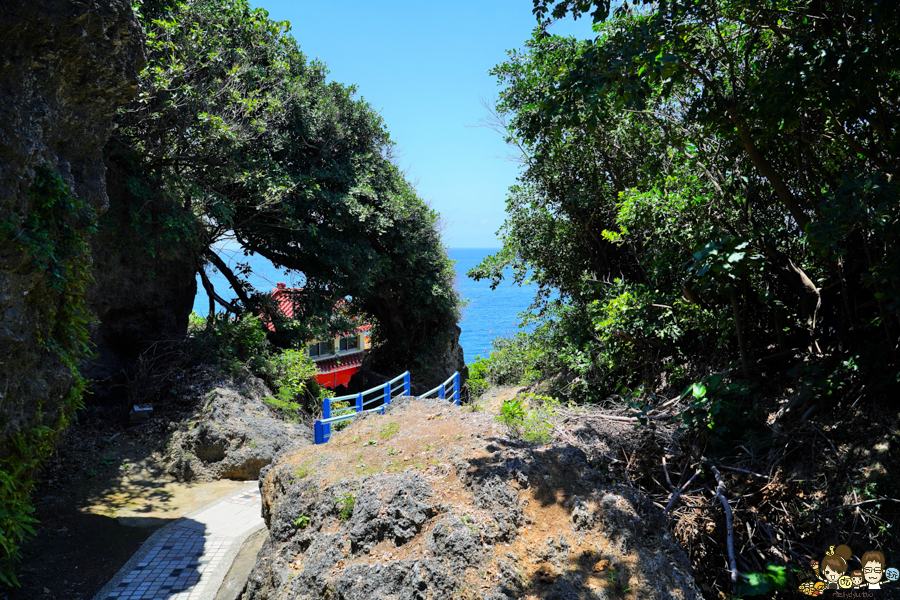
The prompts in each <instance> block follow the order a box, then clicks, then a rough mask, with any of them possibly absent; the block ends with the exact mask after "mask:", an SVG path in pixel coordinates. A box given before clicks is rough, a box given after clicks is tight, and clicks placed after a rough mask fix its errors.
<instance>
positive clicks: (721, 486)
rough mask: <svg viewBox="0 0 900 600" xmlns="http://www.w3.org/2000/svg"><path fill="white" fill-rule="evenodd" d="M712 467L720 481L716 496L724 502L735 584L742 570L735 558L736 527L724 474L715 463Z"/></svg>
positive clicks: (730, 565)
mask: <svg viewBox="0 0 900 600" xmlns="http://www.w3.org/2000/svg"><path fill="white" fill-rule="evenodd" d="M711 467H712V472H713V475H715V476H716V481H718V482H719V485H718V487H716V498H718V500H719V502H721V503H722V508H723V509H725V527H726V529H727V530H728V538H727V544H728V565H729V567H730V568H731V584H732V585H734V584H735V583H737V578H738V575H740V572H739V571H738V569H737V562H736V561H735V559H734V528H733V526H732V514H731V505H730V504H728V500H727V499H726V498H725V493H724V492H725V480H724V479H722V475H720V474H719V469H717V468H716V466H715V465H711Z"/></svg>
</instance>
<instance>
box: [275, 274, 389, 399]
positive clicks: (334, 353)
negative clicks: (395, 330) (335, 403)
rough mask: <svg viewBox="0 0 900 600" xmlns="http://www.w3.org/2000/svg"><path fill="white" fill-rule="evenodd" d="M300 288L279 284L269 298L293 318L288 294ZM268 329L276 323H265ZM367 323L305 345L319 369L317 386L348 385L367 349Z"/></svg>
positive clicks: (291, 304) (368, 329)
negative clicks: (350, 331)
mask: <svg viewBox="0 0 900 600" xmlns="http://www.w3.org/2000/svg"><path fill="white" fill-rule="evenodd" d="M298 292H300V290H297V289H293V288H287V287H285V284H283V283H279V284H277V286H276V288H275V289H274V290H273V291H272V301H273V303H274V304H275V305H276V306H277V307H278V308H279V309H280V310H281V314H283V315H284V316H285V317H288V318H293V316H294V303H293V301H292V298H291V295H292V294H296V293H298ZM266 326H267V327H268V328H269V330H270V331H275V324H274V323H272V322H267V324H266ZM371 329H372V327H371V326H370V325H360V326H359V327H358V328H357V329H356V331H354V332H352V333H348V334H344V335H340V336H335V337H333V338H331V339H327V340H316V341H314V342H313V343H311V344H309V345H308V346H307V347H306V354H307V356H309V357H310V358H311V359H312V360H313V362H314V363H316V368H317V369H318V371H319V374H318V376H317V377H316V379H317V380H318V382H319V385H323V386H325V387H327V388H332V389H334V388H336V387H337V386H339V385H347V384H348V383H349V382H350V377H352V376H353V374H354V373H356V372H357V371H358V370H359V366H360V365H361V364H362V359H363V357H364V356H365V355H366V350H367V349H368V348H369V331H370V330H371Z"/></svg>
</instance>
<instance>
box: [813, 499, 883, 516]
mask: <svg viewBox="0 0 900 600" xmlns="http://www.w3.org/2000/svg"><path fill="white" fill-rule="evenodd" d="M875 502H900V500H898V499H897V498H875V499H873V500H863V501H862V502H856V503H854V504H844V505H842V506H832V507H831V508H828V509H826V510H822V511H819V514H820V515H821V514H824V513H829V512H833V511H836V510H841V509H842V508H855V507H857V506H862V505H863V504H874V503H875Z"/></svg>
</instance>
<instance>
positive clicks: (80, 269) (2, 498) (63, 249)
mask: <svg viewBox="0 0 900 600" xmlns="http://www.w3.org/2000/svg"><path fill="white" fill-rule="evenodd" d="M29 206H30V209H31V210H30V212H28V213H27V214H26V215H25V216H24V217H21V216H19V215H16V214H13V215H12V216H11V217H10V219H9V220H8V221H5V222H3V223H0V245H3V246H11V247H13V248H15V249H16V250H17V251H19V252H21V253H22V254H23V255H25V256H28V257H30V258H31V260H32V262H33V264H34V266H35V270H36V273H37V275H36V276H38V277H41V278H43V280H44V281H46V284H47V288H48V290H47V294H42V295H41V298H39V299H35V300H34V301H35V302H37V303H38V306H37V308H38V310H39V315H40V320H39V322H38V330H37V336H38V340H39V341H40V343H41V346H42V349H43V352H44V353H46V356H47V360H52V361H55V360H58V361H59V362H60V363H61V364H62V367H63V368H64V369H65V370H66V371H67V372H68V374H69V376H70V378H71V382H72V383H71V385H70V386H69V389H68V390H67V391H66V392H65V394H64V397H63V398H61V399H51V398H46V399H42V400H41V401H40V402H39V403H38V405H37V406H36V407H29V411H33V413H34V415H35V418H34V424H33V425H32V426H30V427H29V428H28V429H25V430H19V431H15V430H10V431H8V432H7V436H8V437H7V444H8V447H9V449H10V450H11V451H10V452H9V453H8V454H7V455H6V456H4V457H3V458H2V459H0V550H2V551H0V581H2V582H3V583H5V584H7V585H17V583H18V582H17V580H16V576H15V573H14V571H13V568H14V566H15V564H16V562H17V561H18V560H19V546H20V544H21V543H22V541H23V540H24V539H25V538H26V536H28V535H33V534H34V530H33V529H32V527H31V524H32V523H34V522H35V520H34V518H33V517H32V516H31V514H32V513H33V512H34V508H33V507H32V506H31V500H30V497H31V492H32V491H33V489H34V473H35V470H36V469H38V468H39V467H40V466H41V464H42V463H43V462H44V460H45V459H46V458H47V457H48V456H49V454H50V452H51V450H52V448H53V445H54V443H55V441H56V439H57V438H58V437H59V434H60V433H61V432H62V431H63V430H64V429H65V428H66V427H67V426H68V423H69V419H70V418H71V417H72V415H73V414H74V412H75V410H76V409H78V408H80V407H81V406H82V394H83V393H84V389H85V380H84V378H83V377H81V375H80V373H79V371H78V367H79V364H80V363H81V361H82V360H84V359H85V358H87V357H88V356H89V355H90V346H89V344H90V336H89V331H88V327H89V325H90V324H91V322H92V317H91V314H90V311H89V310H88V308H87V304H86V302H85V299H84V295H85V292H86V290H87V287H88V285H89V284H90V283H91V282H92V281H93V279H92V277H91V259H90V255H89V252H88V244H87V236H88V234H90V233H91V232H93V231H94V221H95V216H94V213H93V210H92V209H91V208H90V207H89V206H87V205H85V204H84V203H83V202H82V200H81V199H80V198H78V197H76V196H74V195H73V194H72V192H71V190H70V189H69V186H68V185H67V184H66V183H65V182H64V181H63V179H62V177H61V176H60V174H59V173H58V172H57V171H55V170H53V169H50V168H49V167H46V166H44V167H41V168H40V169H38V170H37V173H36V176H35V179H34V181H33V183H32V185H31V187H30V189H29ZM51 400H52V402H51ZM45 407H46V410H47V412H46V414H45Z"/></svg>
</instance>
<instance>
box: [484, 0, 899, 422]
mask: <svg viewBox="0 0 900 600" xmlns="http://www.w3.org/2000/svg"><path fill="white" fill-rule="evenodd" d="M534 7H535V14H537V15H538V16H539V17H541V18H544V19H549V18H551V17H552V18H559V17H561V16H563V15H566V14H571V15H574V16H576V17H579V16H582V15H588V14H589V15H591V17H592V18H593V20H594V22H595V26H594V31H595V32H596V37H595V39H593V40H586V41H578V40H574V39H571V38H561V37H558V36H552V35H549V34H548V33H547V30H546V27H545V26H543V25H542V26H540V27H538V28H537V29H536V30H535V32H534V35H533V37H532V39H531V40H530V41H529V42H528V43H527V47H526V49H525V50H522V51H512V52H510V53H509V57H508V60H507V61H506V62H504V63H502V64H500V65H498V66H497V67H495V69H494V70H493V74H494V75H495V76H496V77H497V78H498V81H499V83H501V84H502V85H503V86H504V89H503V91H502V92H501V95H500V100H499V102H498V104H497V107H496V110H497V112H498V114H499V116H500V117H502V118H503V119H504V121H503V122H505V123H506V124H507V125H506V127H507V128H506V139H507V141H508V142H509V143H511V144H513V145H514V146H515V147H516V148H518V149H519V151H520V152H521V155H522V162H523V169H522V172H521V174H520V176H519V181H518V182H517V184H516V185H515V186H513V187H512V188H510V191H509V195H508V199H507V213H508V217H507V220H506V222H505V223H504V225H503V227H502V229H501V230H500V232H499V234H500V235H501V236H502V238H503V248H502V249H501V250H500V252H499V253H497V254H496V255H494V256H492V257H489V258H487V259H486V260H485V261H483V262H482V264H481V265H479V266H478V267H476V268H475V269H473V270H472V271H471V272H470V276H472V277H474V278H476V279H489V280H491V281H492V284H493V285H496V284H498V283H499V281H500V280H501V279H503V278H504V269H506V268H507V267H511V268H512V278H513V279H514V280H515V281H517V282H522V281H524V280H525V279H526V278H530V280H531V281H533V282H534V283H536V284H537V285H538V288H539V289H538V293H537V296H536V298H535V306H536V308H537V309H539V310H540V311H541V323H540V324H539V325H538V327H537V328H536V329H535V333H534V334H530V335H529V336H528V338H527V339H526V340H523V341H522V342H521V343H522V345H525V346H527V345H529V344H531V345H532V347H535V348H538V349H539V354H540V357H539V358H536V359H535V360H534V362H533V364H534V365H544V366H549V370H557V371H560V372H562V373H564V374H565V377H564V378H562V381H564V382H565V384H566V385H565V387H563V388H560V389H559V390H558V391H559V392H560V393H565V394H568V395H569V396H570V397H573V398H578V399H582V400H588V401H600V400H602V399H605V398H608V397H611V396H612V397H615V396H616V395H622V392H623V390H629V394H626V395H630V394H631V391H632V390H644V393H646V394H651V393H656V394H659V395H669V396H674V395H676V394H678V393H679V392H680V391H681V390H682V389H683V388H684V386H685V385H690V384H691V383H692V382H703V383H702V385H704V386H705V388H704V389H706V393H705V395H702V396H699V397H697V396H695V395H693V394H691V393H690V392H689V393H688V396H692V395H693V396H694V405H693V407H692V408H691V410H690V411H689V413H687V415H686V416H687V417H688V420H689V423H688V425H689V426H691V427H692V428H694V429H696V430H697V431H700V432H704V431H705V432H706V433H704V435H711V436H712V437H713V438H718V439H722V440H724V439H726V438H727V436H729V435H731V433H733V432H734V431H735V430H740V431H742V432H750V431H752V430H753V429H754V428H753V427H752V424H754V423H755V422H756V416H755V414H754V412H753V410H752V406H753V404H754V402H755V401H758V400H759V399H760V398H758V397H756V396H755V394H756V393H757V388H756V387H753V386H749V385H748V384H747V382H749V381H750V380H751V379H752V378H753V377H756V376H758V375H759V374H760V373H761V372H762V371H765V370H767V371H768V372H770V373H774V374H777V375H780V378H779V377H776V378H772V379H770V381H768V382H767V384H768V385H770V386H777V385H778V384H780V385H781V386H782V389H784V388H786V387H788V385H790V387H791V388H793V389H794V392H793V394H794V397H793V399H792V400H791V408H792V409H793V408H796V407H798V406H802V405H803V404H807V403H810V402H821V401H823V400H824V399H825V398H826V397H828V396H829V395H831V397H833V396H834V394H841V395H846V394H849V393H851V392H853V393H857V392H860V391H861V390H862V385H863V384H862V381H863V380H864V378H863V377H862V374H863V373H865V374H866V376H867V377H868V378H869V384H871V385H872V386H874V387H875V388H876V389H878V390H879V391H885V390H887V389H888V388H893V389H895V388H896V385H897V381H896V378H895V377H894V376H893V374H894V373H896V371H897V369H896V362H897V350H896V348H897V345H898V340H900V329H898V323H900V311H898V307H900V303H898V301H897V296H896V293H897V289H900V248H898V245H897V239H896V231H897V230H898V229H897V227H896V226H897V224H898V221H897V216H898V214H897V210H898V209H897V207H898V206H900V203H898V202H897V197H898V196H897V194H898V188H897V183H896V165H897V164H900V161H898V158H900V141H898V138H897V136H895V135H893V134H892V133H891V132H892V131H893V126H892V124H893V123H895V122H896V121H897V119H898V117H900V96H898V90H900V86H898V85H897V83H898V71H897V70H896V67H895V65H896V61H897V58H898V53H900V24H898V22H897V20H896V19H895V18H893V17H892V15H891V14H890V12H889V11H888V10H887V9H886V8H885V7H884V6H883V4H882V3H880V2H878V1H876V0H853V1H851V2H830V1H825V2H817V3H808V2H804V1H801V0H787V1H785V2H778V3H770V5H766V6H765V7H763V6H761V5H759V4H758V3H747V2H743V1H742V0H727V1H725V2H720V1H716V2H713V1H712V0H699V1H696V0H667V1H665V2H659V3H656V2H654V3H650V2H642V1H637V2H632V3H622V4H618V5H616V7H615V9H614V10H612V12H610V11H611V7H610V4H609V3H608V2H605V1H604V0H599V1H595V2H590V1H586V2H583V1H581V0H567V1H560V2H555V3H554V2H548V1H547V0H535V2H534ZM874 348H877V350H875V349H874ZM801 358H802V361H801V363H800V364H801V365H802V366H801V367H798V369H797V370H794V371H791V370H790V367H791V365H793V364H796V363H797V360H798V359H801ZM505 360H506V357H504V356H502V355H499V354H498V355H497V356H496V357H494V356H493V355H492V356H491V357H488V358H487V359H485V360H484V361H482V364H478V365H477V368H476V369H475V372H476V374H477V375H478V376H479V381H481V380H486V379H487V377H486V376H485V375H484V374H485V373H489V372H491V371H492V370H496V369H498V368H499V366H500V365H503V364H504V361H505ZM848 361H850V362H849V363H848ZM848 365H852V366H848ZM526 371H527V367H525V368H523V369H522V372H526ZM738 372H740V379H738V375H737V374H738ZM790 377H798V378H800V381H799V385H797V383H798V382H797V381H793V382H790V384H789V383H788V382H789V381H790V380H789V378H790ZM839 381H843V383H842V384H840V385H839V384H838V382H839ZM690 389H697V390H699V389H700V388H690ZM801 396H802V397H801ZM791 414H796V412H793V413H791ZM746 425H751V426H750V427H746Z"/></svg>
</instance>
